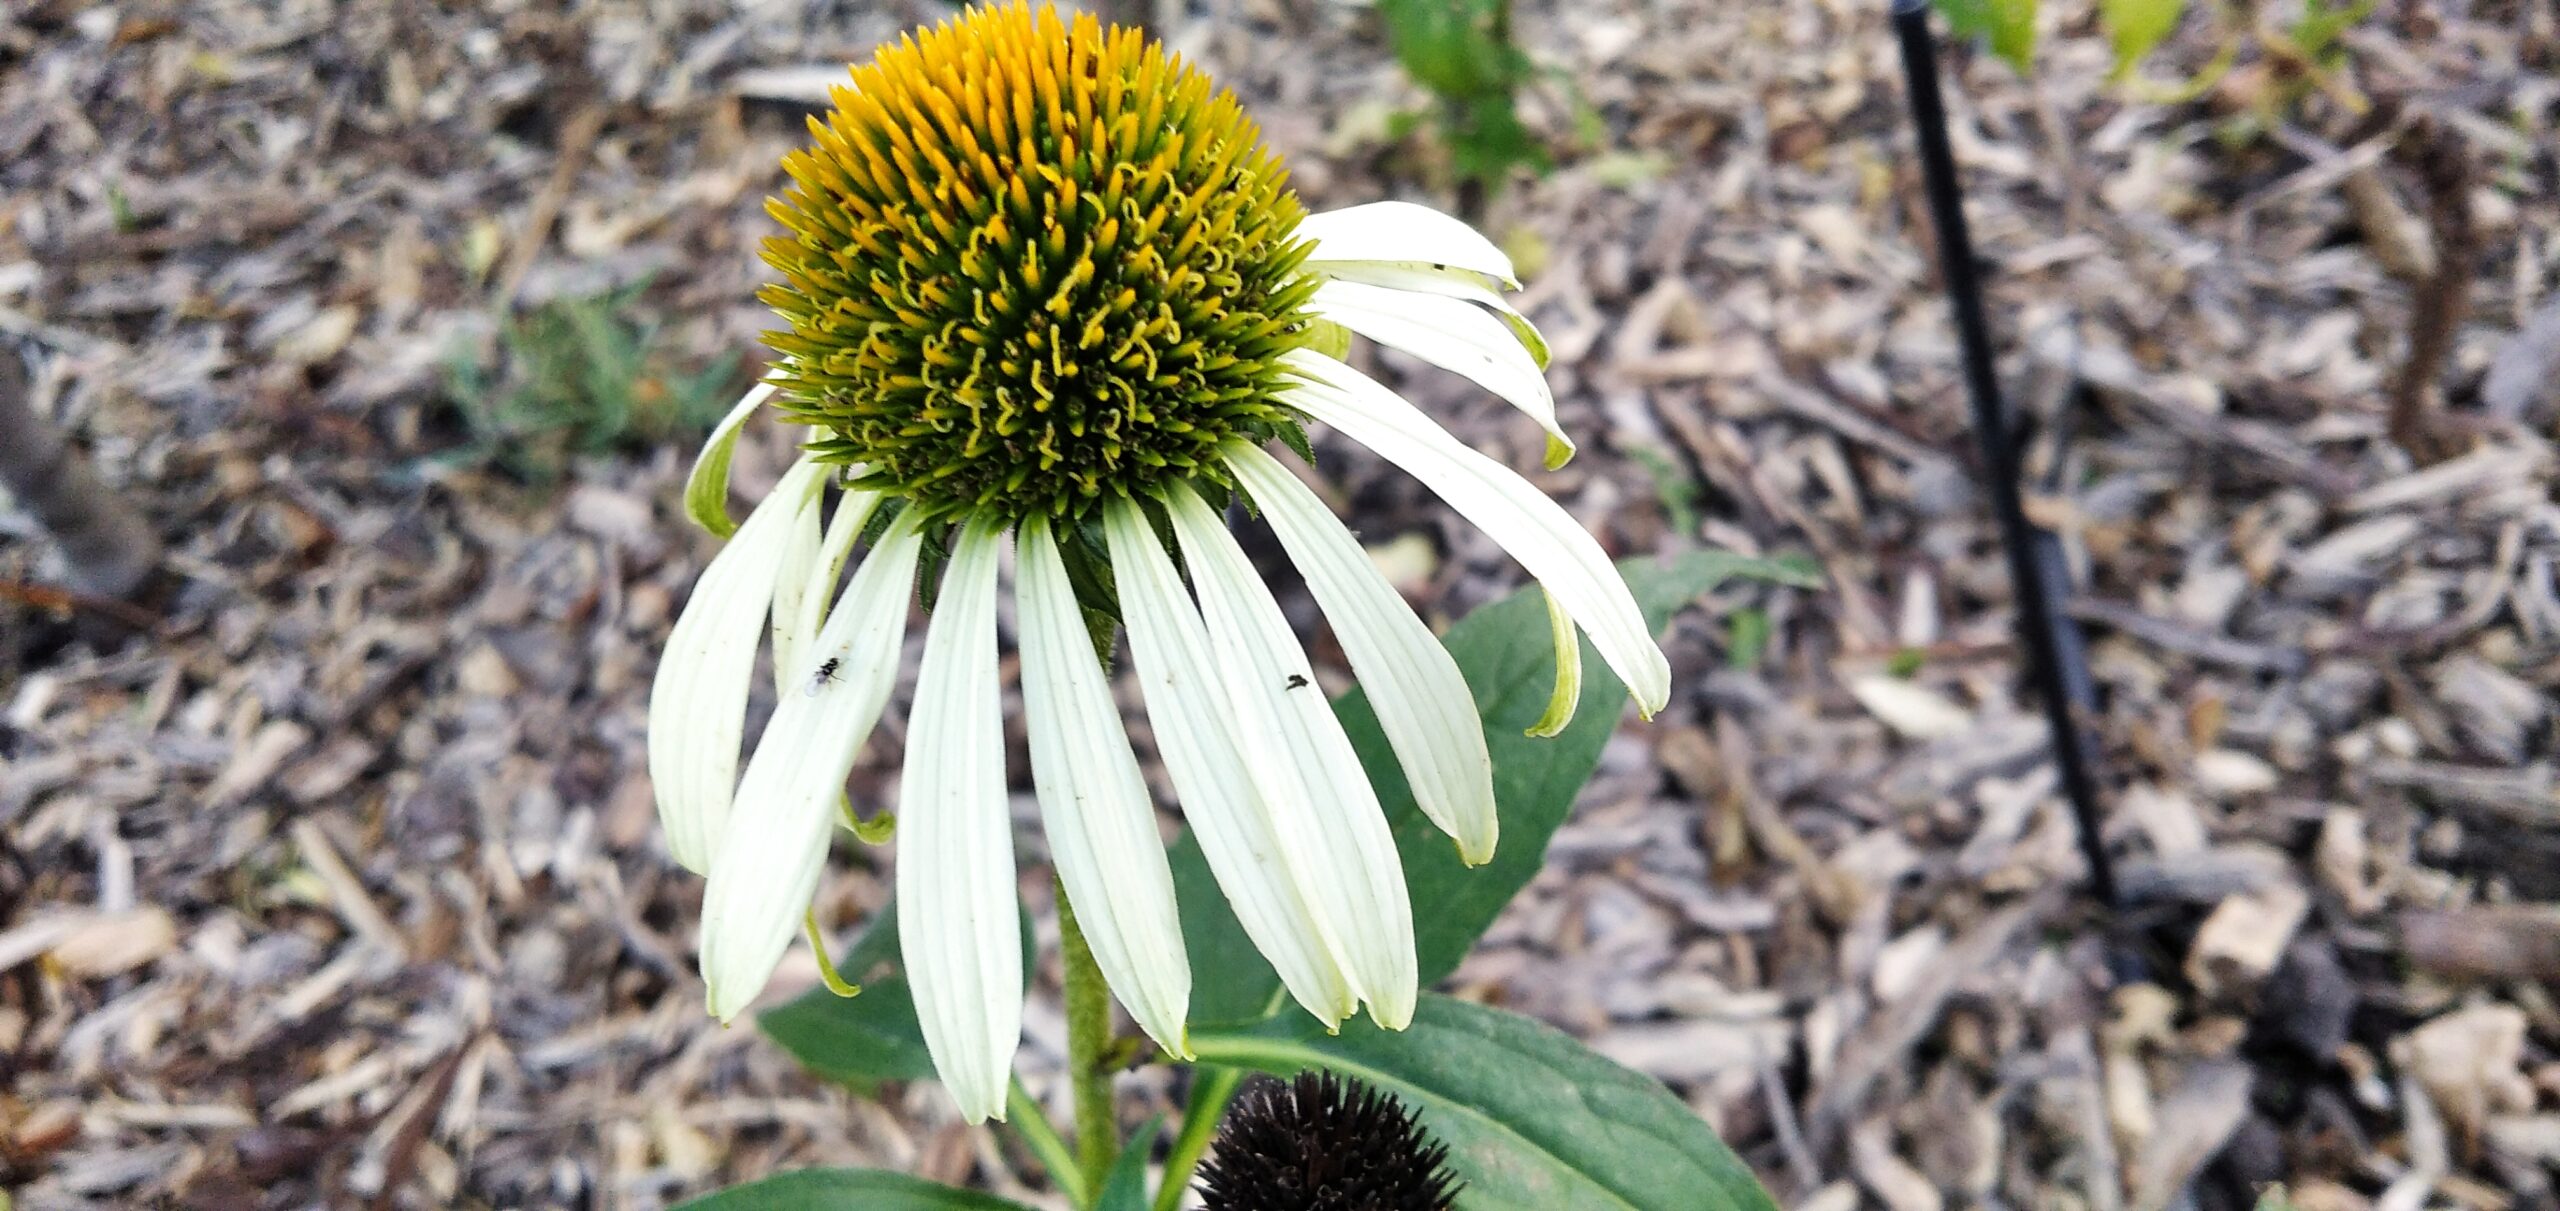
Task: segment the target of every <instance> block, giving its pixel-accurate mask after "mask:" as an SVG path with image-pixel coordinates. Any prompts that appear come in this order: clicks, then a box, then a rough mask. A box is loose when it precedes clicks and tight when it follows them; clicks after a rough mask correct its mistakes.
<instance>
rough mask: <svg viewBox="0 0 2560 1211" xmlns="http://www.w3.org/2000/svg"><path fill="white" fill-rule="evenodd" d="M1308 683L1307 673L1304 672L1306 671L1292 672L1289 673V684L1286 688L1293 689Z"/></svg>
mask: <svg viewBox="0 0 2560 1211" xmlns="http://www.w3.org/2000/svg"><path fill="white" fill-rule="evenodd" d="M1306 683H1307V678H1306V674H1304V673H1291V674H1289V684H1288V685H1287V686H1286V687H1285V688H1288V689H1293V690H1294V689H1297V688H1299V687H1300V686H1303V685H1305V684H1306Z"/></svg>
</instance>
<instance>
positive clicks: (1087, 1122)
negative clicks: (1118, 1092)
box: [1058, 883, 1120, 1205]
mask: <svg viewBox="0 0 2560 1211" xmlns="http://www.w3.org/2000/svg"><path fill="white" fill-rule="evenodd" d="M1058 941H1059V943H1060V945H1059V950H1060V951H1061V952H1063V954H1064V957H1065V960H1066V984H1067V1076H1068V1078H1069V1079H1070V1080H1071V1081H1073V1082H1074V1087H1075V1096H1076V1163H1077V1165H1078V1166H1079V1167H1080V1168H1081V1169H1082V1170H1083V1173H1084V1181H1085V1188H1086V1189H1088V1190H1100V1189H1101V1188H1102V1183H1103V1182H1104V1181H1105V1180H1106V1179H1108V1178H1109V1176H1110V1173H1111V1162H1112V1161H1113V1160H1115V1159H1117V1158H1118V1157H1119V1155H1120V1118H1119V1115H1118V1113H1117V1112H1116V1111H1115V1110H1114V1109H1113V1108H1112V1105H1111V1072H1110V1060H1109V1058H1108V1053H1109V1052H1110V1050H1111V993H1110V990H1109V989H1107V988H1106V987H1104V985H1103V982H1102V968H1101V967H1100V966H1098V965H1096V964H1095V963H1094V961H1093V947H1091V946H1088V945H1086V944H1085V940H1084V930H1083V929H1082V928H1081V927H1079V926H1078V925H1077V924H1076V910H1075V906H1074V905H1072V904H1069V903H1068V902H1067V889H1066V885H1065V884H1063V883H1062V884H1059V886H1058ZM1078 1203H1079V1205H1082V1200H1078Z"/></svg>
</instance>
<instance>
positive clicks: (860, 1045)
mask: <svg viewBox="0 0 2560 1211" xmlns="http://www.w3.org/2000/svg"><path fill="white" fill-rule="evenodd" d="M897 960H898V910H897V907H896V906H895V905H891V906H889V907H887V908H883V909H881V910H880V912H879V913H878V914H877V915H875V916H873V917H872V918H871V927H870V928H869V929H866V930H864V931H863V934H862V939H861V940H860V941H858V942H855V943H854V944H853V947H852V949H850V950H848V951H846V952H845V956H844V959H843V961H842V962H840V963H838V964H837V965H836V972H837V974H839V975H842V976H843V977H844V978H845V979H847V980H850V981H852V982H853V983H856V984H859V985H861V986H862V995H860V996H856V997H840V996H837V995H836V994H834V993H832V992H829V991H827V990H826V989H824V988H813V989H810V990H809V991H807V992H805V993H802V994H800V996H798V997H797V998H795V999H793V1000H792V1001H790V1002H788V1003H786V1004H782V1005H777V1006H775V1007H773V1008H772V1009H768V1010H766V1011H764V1012H763V1013H761V1014H758V1015H757V1016H756V1026H757V1027H758V1028H759V1029H761V1030H763V1031H764V1032H765V1035H766V1037H768V1038H771V1039H772V1040H773V1041H774V1042H775V1043H777V1044H780V1045H781V1047H782V1049H783V1050H784V1051H788V1052H790V1053H791V1056H792V1058H793V1059H796V1060H799V1061H800V1063H801V1065H802V1066H803V1067H805V1068H807V1069H808V1070H809V1071H811V1072H814V1073H816V1074H818V1075H819V1076H822V1077H825V1078H827V1079H828V1080H832V1081H841V1082H843V1083H845V1084H847V1085H851V1086H853V1087H854V1088H856V1089H859V1090H863V1091H865V1092H868V1091H869V1090H870V1089H871V1087H872V1086H874V1085H876V1084H878V1083H879V1082H881V1081H914V1080H922V1079H924V1078H926V1077H930V1076H932V1075H934V1071H933V1055H932V1053H930V1052H928V1051H926V1050H925V1045H924V1029H923V1028H922V1027H921V1026H919V1025H917V1023H916V1002H915V994H914V993H913V992H912V991H911V990H909V989H908V987H907V982H906V980H905V979H904V978H903V977H900V976H895V975H880V976H875V975H874V974H873V973H874V972H875V971H876V970H877V969H879V968H881V967H883V966H886V965H889V964H893V963H895V962H897ZM1022 966H1023V970H1025V971H1029V970H1031V921H1030V918H1029V917H1027V916H1026V917H1024V918H1023V921H1022Z"/></svg>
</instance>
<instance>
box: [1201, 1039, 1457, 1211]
mask: <svg viewBox="0 0 2560 1211" xmlns="http://www.w3.org/2000/svg"><path fill="white" fill-rule="evenodd" d="M1448 1159H1449V1148H1448V1145H1446V1144H1441V1143H1436V1142H1434V1141H1433V1140H1432V1139H1431V1137H1430V1136H1429V1135H1428V1134H1427V1133H1425V1132H1424V1131H1423V1129H1422V1124H1421V1123H1420V1122H1418V1121H1416V1120H1415V1118H1414V1115H1413V1112H1412V1111H1410V1110H1408V1109H1406V1108H1405V1105H1404V1103H1402V1102H1400V1101H1397V1100H1396V1099H1395V1098H1394V1097H1393V1096H1391V1095H1389V1094H1385V1093H1381V1092H1379V1091H1378V1090H1375V1089H1372V1088H1369V1087H1368V1086H1366V1085H1363V1084H1361V1083H1359V1082H1357V1081H1353V1080H1348V1079H1345V1078H1342V1077H1338V1076H1335V1075H1334V1074H1333V1073H1330V1072H1307V1073H1301V1074H1299V1075H1298V1077H1297V1078H1296V1079H1295V1080H1291V1081H1288V1082H1286V1083H1283V1082H1280V1081H1267V1082H1264V1083H1262V1084H1261V1085H1259V1086H1257V1087H1256V1088H1253V1089H1250V1090H1248V1091H1246V1093H1245V1095H1244V1096H1243V1097H1242V1098H1240V1099H1238V1100H1237V1102H1236V1106H1235V1109H1233V1110H1232V1111H1229V1112H1228V1114H1227V1121H1226V1122H1225V1123H1224V1124H1222V1125H1220V1127H1219V1128H1218V1142H1217V1147H1216V1148H1215V1149H1214V1150H1213V1151H1212V1152H1211V1154H1210V1157H1209V1159H1208V1160H1207V1161H1206V1162H1205V1163H1203V1164H1202V1165H1201V1166H1200V1197H1201V1198H1202V1200H1204V1204H1205V1206H1206V1208H1207V1211H1449V1208H1450V1207H1451V1206H1452V1205H1453V1202H1454V1200H1455V1199H1456V1198H1457V1194H1458V1186H1459V1182H1458V1179H1457V1176H1456V1175H1455V1174H1453V1173H1451V1172H1450V1171H1449V1169H1448Z"/></svg>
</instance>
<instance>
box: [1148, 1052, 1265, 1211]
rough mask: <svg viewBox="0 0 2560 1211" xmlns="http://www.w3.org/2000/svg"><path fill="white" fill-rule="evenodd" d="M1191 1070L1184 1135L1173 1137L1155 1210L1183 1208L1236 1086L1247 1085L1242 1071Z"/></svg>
mask: <svg viewBox="0 0 2560 1211" xmlns="http://www.w3.org/2000/svg"><path fill="white" fill-rule="evenodd" d="M1191 1071H1192V1073H1193V1074H1194V1075H1193V1079H1192V1082H1191V1099H1190V1102H1189V1103H1188V1104H1187V1105H1185V1106H1184V1107H1183V1108H1182V1133H1181V1134H1179V1135H1176V1136H1174V1137H1173V1148H1172V1149H1171V1150H1170V1151H1168V1152H1166V1153H1165V1158H1164V1185H1163V1187H1162V1188H1160V1189H1158V1190H1157V1191H1156V1207H1155V1211H1176V1209H1177V1208H1179V1207H1181V1206H1182V1195H1183V1192H1184V1191H1186V1190H1188V1189H1190V1188H1191V1171H1192V1170H1194V1169H1197V1168H1199V1167H1200V1158H1201V1157H1202V1156H1204V1155H1206V1154H1207V1153H1208V1151H1209V1139H1210V1137H1212V1136H1214V1135H1216V1134H1217V1131H1218V1121H1219V1120H1220V1119H1223V1118H1225V1117H1226V1110H1227V1103H1228V1102H1230V1101H1233V1100H1235V1096H1236V1088H1237V1086H1239V1085H1242V1084H1243V1083H1244V1069H1242V1068H1214V1067H1210V1066H1208V1065H1205V1064H1204V1065H1201V1066H1199V1067H1196V1068H1193V1069H1192V1070H1191Z"/></svg>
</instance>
